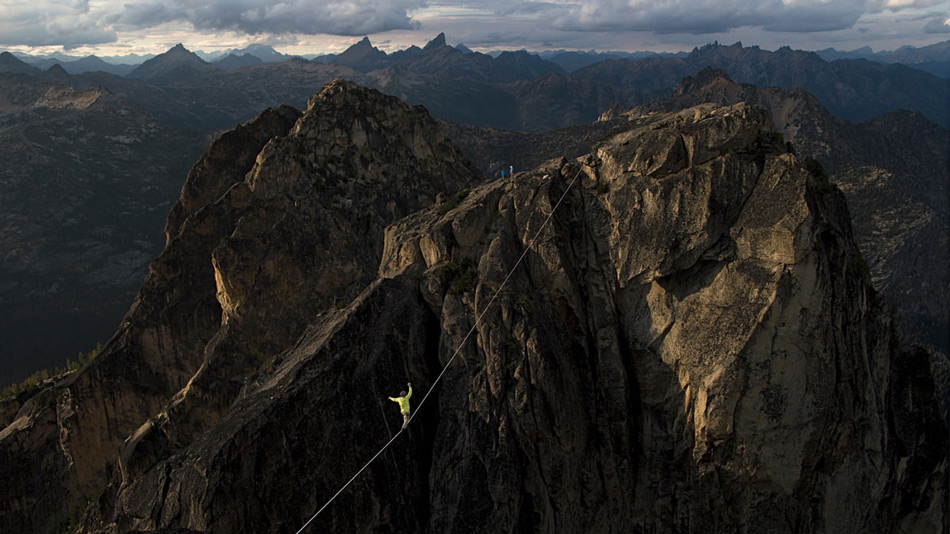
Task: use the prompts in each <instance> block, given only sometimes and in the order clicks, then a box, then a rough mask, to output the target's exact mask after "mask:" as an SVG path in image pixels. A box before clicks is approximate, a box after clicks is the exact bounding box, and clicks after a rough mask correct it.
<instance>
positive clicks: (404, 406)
mask: <svg viewBox="0 0 950 534" xmlns="http://www.w3.org/2000/svg"><path fill="white" fill-rule="evenodd" d="M406 385H407V386H409V393H406V392H405V391H401V392H399V396H398V397H389V400H391V401H393V402H398V403H399V409H400V410H401V411H402V427H403V428H406V425H407V424H409V397H411V396H412V382H409V383H407V384H406Z"/></svg>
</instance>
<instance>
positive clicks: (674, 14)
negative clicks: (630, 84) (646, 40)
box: [556, 0, 883, 34]
mask: <svg viewBox="0 0 950 534" xmlns="http://www.w3.org/2000/svg"><path fill="white" fill-rule="evenodd" d="M882 8H883V4H882V1H881V0H864V1H860V0H854V1H836V2H829V1H823V0H784V1H783V0H592V1H587V2H584V3H582V4H575V5H574V6H573V7H572V8H570V9H567V10H566V11H565V12H564V13H562V14H561V15H560V16H559V17H558V18H557V20H556V24H557V25H558V26H559V27H561V28H564V29H572V30H580V31H612V30H613V31H617V30H627V31H649V32H655V33H695V34H703V33H724V32H728V31H731V30H734V29H737V28H742V27H749V26H755V27H761V28H764V29H766V30H770V31H786V32H812V31H830V30H839V29H844V28H850V27H852V26H854V24H855V23H856V22H857V21H858V19H859V18H860V17H861V16H862V15H864V14H867V13H873V12H877V11H880V10H881V9H882Z"/></svg>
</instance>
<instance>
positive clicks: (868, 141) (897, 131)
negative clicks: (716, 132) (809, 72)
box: [634, 69, 950, 358]
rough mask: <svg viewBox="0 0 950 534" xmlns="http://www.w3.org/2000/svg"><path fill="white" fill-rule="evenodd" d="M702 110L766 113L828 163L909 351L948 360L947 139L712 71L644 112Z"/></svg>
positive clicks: (913, 116)
mask: <svg viewBox="0 0 950 534" xmlns="http://www.w3.org/2000/svg"><path fill="white" fill-rule="evenodd" d="M704 102H714V103H718V104H725V105H729V104H734V103H736V102H749V103H753V104H754V105H756V106H759V107H762V108H763V109H765V110H767V111H768V112H769V116H770V117H771V119H772V124H773V128H774V129H775V130H776V131H777V132H780V133H782V135H783V136H784V138H785V140H786V141H789V142H791V143H792V144H793V145H794V146H795V151H796V153H797V154H798V155H799V157H801V158H805V157H812V158H816V159H817V160H818V161H820V162H821V163H822V165H823V166H824V168H825V169H826V170H827V173H828V175H829V178H830V179H831V181H833V182H834V183H836V184H837V185H838V187H840V188H841V190H842V191H843V192H844V194H845V197H846V198H847V200H848V206H849V209H850V212H851V215H852V219H853V221H854V233H855V239H856V241H857V243H858V246H859V248H860V249H861V252H862V253H863V255H864V257H865V258H866V259H867V263H868V270H869V273H870V275H871V279H872V282H873V283H874V286H875V288H876V289H878V291H880V292H881V293H882V294H883V295H884V296H885V297H886V298H887V299H888V301H889V302H890V303H891V304H892V305H893V306H894V308H895V313H896V315H897V318H898V322H899V326H900V329H901V332H902V334H903V337H904V339H905V341H909V342H913V343H919V344H923V345H926V346H929V347H932V348H934V349H935V350H937V351H940V352H942V353H943V355H944V358H945V357H946V355H947V354H950V331H948V329H947V325H948V324H950V310H948V308H947V306H946V303H947V302H950V287H948V285H947V280H950V152H948V151H947V147H950V131H948V130H946V129H945V128H941V127H940V126H938V125H936V124H934V123H932V122H930V121H928V120H927V119H926V118H924V117H923V116H922V115H920V114H919V113H911V112H906V111H898V112H893V113H889V114H886V115H883V116H881V117H877V118H876V119H874V120H871V121H867V122H864V123H858V124H854V123H851V122H849V121H846V120H844V119H840V118H837V117H834V116H833V115H831V114H830V113H828V111H827V110H825V109H824V108H823V107H822V106H821V105H820V104H819V103H818V101H817V100H815V98H814V97H812V96H811V95H809V94H808V93H806V92H805V91H803V90H800V89H799V90H790V89H782V88H778V87H771V88H761V87H755V86H752V85H746V84H737V83H735V82H733V81H732V80H730V79H729V77H728V76H726V74H725V73H724V72H722V71H715V70H713V69H707V70H705V71H703V72H701V73H699V74H697V75H696V76H695V77H692V78H687V79H686V80H684V83H683V85H682V87H680V89H679V90H677V91H676V92H675V93H674V94H673V95H672V96H671V97H670V98H669V99H667V100H664V101H659V102H656V103H654V104H652V105H651V106H648V109H665V110H671V109H682V108H685V107H691V106H695V105H697V104H700V103H704ZM638 113H642V110H637V111H634V114H638Z"/></svg>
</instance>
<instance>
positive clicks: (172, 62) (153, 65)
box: [128, 43, 214, 79]
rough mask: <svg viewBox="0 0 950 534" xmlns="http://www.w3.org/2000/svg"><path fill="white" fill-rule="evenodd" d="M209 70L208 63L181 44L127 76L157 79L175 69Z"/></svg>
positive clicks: (143, 64)
mask: <svg viewBox="0 0 950 534" xmlns="http://www.w3.org/2000/svg"><path fill="white" fill-rule="evenodd" d="M182 68H185V69H192V70H211V69H213V68H214V67H212V66H211V65H210V64H209V63H208V62H206V61H205V60H203V59H201V58H200V57H198V54H195V53H194V52H192V51H190V50H188V49H186V48H185V47H184V46H183V45H182V44H181V43H178V44H177V45H175V46H173V47H172V48H170V49H168V51H166V52H164V53H162V54H159V55H157V56H155V57H153V58H151V59H149V60H148V61H146V62H144V63H142V64H141V65H139V66H138V67H136V68H135V69H133V70H132V72H130V73H129V74H128V77H130V78H143V79H149V78H157V77H159V76H163V75H166V74H169V73H171V72H173V71H175V70H177V69H182Z"/></svg>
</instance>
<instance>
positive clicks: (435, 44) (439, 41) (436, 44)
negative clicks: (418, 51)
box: [422, 33, 447, 50]
mask: <svg viewBox="0 0 950 534" xmlns="http://www.w3.org/2000/svg"><path fill="white" fill-rule="evenodd" d="M444 46H447V45H446V44H445V33H440V34H439V35H437V36H435V38H434V39H432V40H431V41H429V42H428V43H426V45H425V46H424V47H423V48H422V49H423V50H432V49H434V48H442V47H444Z"/></svg>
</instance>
